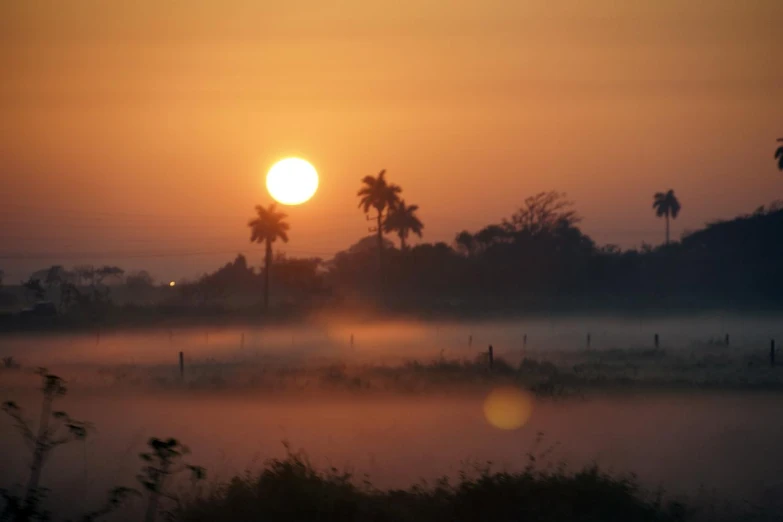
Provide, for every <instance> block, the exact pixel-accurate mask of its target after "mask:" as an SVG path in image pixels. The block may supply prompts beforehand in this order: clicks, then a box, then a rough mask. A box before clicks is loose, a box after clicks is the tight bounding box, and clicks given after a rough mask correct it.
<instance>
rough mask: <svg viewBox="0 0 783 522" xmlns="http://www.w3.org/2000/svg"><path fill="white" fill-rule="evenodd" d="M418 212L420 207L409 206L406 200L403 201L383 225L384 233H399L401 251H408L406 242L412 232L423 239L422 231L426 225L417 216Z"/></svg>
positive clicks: (391, 212)
mask: <svg viewBox="0 0 783 522" xmlns="http://www.w3.org/2000/svg"><path fill="white" fill-rule="evenodd" d="M417 210H419V206H418V205H411V206H407V205H406V204H405V200H402V199H401V200H400V201H399V202H398V203H397V205H396V206H395V207H394V209H392V210H391V211H390V212H389V213H388V216H387V217H386V221H385V222H384V224H383V229H384V232H386V233H391V232H397V236H399V238H400V250H406V249H407V246H406V245H405V240H406V239H407V238H408V234H409V233H410V232H413V233H414V234H416V235H417V236H419V237H421V230H422V229H423V228H424V225H423V224H422V222H421V221H420V220H419V218H418V217H417V216H416V211H417Z"/></svg>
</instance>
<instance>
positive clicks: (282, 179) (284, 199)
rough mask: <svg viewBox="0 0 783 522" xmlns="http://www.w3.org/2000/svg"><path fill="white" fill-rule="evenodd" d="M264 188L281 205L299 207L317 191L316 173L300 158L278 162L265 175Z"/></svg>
mask: <svg viewBox="0 0 783 522" xmlns="http://www.w3.org/2000/svg"><path fill="white" fill-rule="evenodd" d="M266 188H267V190H268V191H269V193H270V194H271V195H272V197H273V198H275V201H277V202H278V203H282V204H283V205H300V204H302V203H304V202H305V201H307V200H308V199H310V198H311V197H313V194H315V191H316V190H318V173H317V172H316V171H315V168H314V167H313V166H312V165H310V163H308V162H307V161H305V160H303V159H300V158H286V159H284V160H280V161H278V162H277V163H275V164H274V165H272V168H271V169H269V172H268V173H267V175H266Z"/></svg>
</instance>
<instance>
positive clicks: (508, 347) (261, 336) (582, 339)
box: [0, 313, 783, 516]
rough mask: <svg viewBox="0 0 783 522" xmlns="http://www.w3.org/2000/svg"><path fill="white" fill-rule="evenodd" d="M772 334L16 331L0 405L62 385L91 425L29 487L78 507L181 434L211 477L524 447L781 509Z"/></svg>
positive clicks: (553, 323) (507, 453) (394, 469)
mask: <svg viewBox="0 0 783 522" xmlns="http://www.w3.org/2000/svg"><path fill="white" fill-rule="evenodd" d="M782 325H783V322H781V321H780V318H779V317H776V316H766V317H763V316H762V317H749V316H737V315H732V314H728V313H724V314H713V315H705V316H696V317H684V318H645V317H641V318H639V319H613V318H609V317H588V316H584V317H570V318H553V319H551V320H542V319H535V320H533V319H528V320H515V321H495V322H469V321H466V322H403V321H383V320H376V321H367V322H358V321H357V322H350V321H347V320H342V321H339V320H335V319H334V318H332V319H330V320H327V319H323V318H322V319H314V320H312V321H310V322H306V323H304V322H303V323H301V324H295V325H290V326H279V327H267V328H250V327H231V328H215V327H203V328H200V327H190V328H174V329H170V330H169V329H155V330H136V331H124V332H123V331H103V332H97V331H96V332H91V333H89V334H75V335H69V334H57V335H52V334H47V335H29V334H20V335H16V336H12V337H10V336H9V337H5V338H3V339H2V341H0V352H1V353H0V355H2V356H4V357H13V359H14V361H16V362H17V363H19V364H20V366H21V367H20V368H16V369H9V368H5V369H2V370H0V395H2V399H4V400H6V399H8V400H14V401H16V402H17V403H18V404H20V405H22V406H23V407H25V408H26V409H29V410H28V411H29V412H30V414H31V415H34V413H35V411H36V408H37V407H38V403H39V402H40V397H39V396H40V392H38V391H37V387H38V386H39V384H38V380H37V379H36V377H35V375H33V372H32V370H33V369H34V368H35V367H37V366H46V367H47V368H48V370H49V371H50V372H52V373H55V374H57V375H59V376H61V377H63V378H64V379H66V380H67V386H68V389H69V391H68V395H67V396H66V397H64V398H63V399H61V401H60V406H61V407H62V408H63V409H66V410H67V411H68V413H69V415H71V416H73V417H75V418H79V419H83V420H87V421H89V422H91V423H92V424H93V425H94V426H95V432H94V433H93V434H92V435H91V436H90V437H89V438H88V439H87V440H86V441H84V442H78V443H75V444H72V445H68V446H65V447H63V448H60V449H58V451H57V452H56V453H55V454H54V455H53V456H52V458H51V460H50V461H49V462H48V463H47V467H46V469H45V471H44V477H43V481H44V483H45V484H46V486H47V487H49V488H51V490H52V493H51V495H50V501H51V502H52V503H53V505H56V506H61V507H62V508H63V509H66V510H67V509H72V510H73V513H77V512H78V509H79V507H80V506H83V505H87V504H89V503H91V502H92V503H97V502H98V501H99V499H100V498H101V495H103V494H104V493H105V490H106V487H107V485H109V484H112V485H133V483H134V480H135V479H134V477H135V474H136V472H137V470H138V467H139V465H138V464H139V463H138V457H137V455H138V454H139V453H140V452H142V451H143V450H144V446H145V444H146V441H147V440H148V439H149V438H150V437H153V436H158V437H175V438H177V439H178V440H180V441H183V442H184V443H185V444H187V445H188V446H189V447H190V449H191V450H192V454H191V456H190V460H191V461H193V462H196V463H198V464H199V465H201V466H204V467H205V468H206V469H207V470H208V472H209V476H210V477H211V478H212V479H213V480H220V479H221V478H222V479H227V478H228V477H230V476H232V475H233V474H237V473H242V472H244V471H245V470H257V469H260V467H261V466H262V465H263V463H264V461H265V460H266V459H269V458H280V457H283V456H285V454H286V450H285V447H284V445H283V443H284V442H286V443H288V444H289V445H290V446H291V447H292V448H294V449H300V448H301V449H303V450H305V451H306V452H307V454H308V456H309V458H310V460H311V462H312V463H313V464H314V465H315V466H316V467H320V468H328V467H337V468H339V469H343V468H344V469H349V470H352V471H353V472H354V473H355V474H356V475H357V476H364V475H365V474H366V475H367V476H368V477H369V478H370V479H371V480H372V481H373V484H375V485H377V486H379V487H404V486H406V485H408V484H410V483H413V482H416V481H418V480H421V479H426V480H429V481H432V480H434V479H436V478H438V477H440V476H444V475H445V476H450V477H457V476H458V475H459V472H460V471H464V470H466V469H471V466H473V465H475V464H483V463H486V462H488V461H491V462H492V463H493V466H494V467H496V468H497V469H501V470H503V469H508V470H520V469H523V468H524V466H525V465H526V464H527V463H528V460H529V454H531V453H532V454H534V455H538V456H539V458H540V462H539V463H540V464H542V465H551V466H556V465H558V464H559V463H565V464H567V465H568V466H570V467H574V468H578V467H580V466H583V465H588V464H590V463H592V462H596V463H598V464H600V465H601V466H603V467H606V468H609V469H611V470H612V471H613V472H617V473H622V474H624V473H636V474H637V475H638V477H639V479H640V481H641V483H642V484H643V485H644V486H645V487H648V488H650V489H651V490H655V489H656V488H661V487H662V488H664V489H665V490H666V491H668V492H669V494H671V495H689V496H690V497H691V498H698V499H699V501H703V502H708V503H714V502H716V501H718V500H720V501H723V500H726V499H729V500H731V501H733V502H738V503H742V502H744V501H752V502H754V503H758V504H759V505H764V506H765V508H766V509H777V508H778V507H779V506H778V505H777V504H776V502H777V500H776V499H777V498H778V497H776V494H777V493H775V492H779V491H780V488H781V485H782V484H781V481H780V478H779V472H780V467H779V462H780V461H781V460H782V459H783V446H782V445H781V444H780V443H779V440H781V437H783V417H780V415H779V412H778V410H779V405H780V403H781V402H780V401H781V398H783V375H780V373H779V372H778V371H776V370H775V369H773V368H769V363H768V360H767V358H768V350H769V346H768V345H769V342H770V339H772V338H775V337H777V338H779V339H783V326H782ZM588 333H589V334H590V346H589V347H588V346H587V334H588ZM727 333H728V334H730V344H729V345H728V346H726V345H725V335H726V334H727ZM655 334H658V336H659V347H658V348H656V347H655V346H654V335H655ZM351 337H353V344H351ZM490 344H491V345H492V346H493V350H494V357H495V365H494V367H493V369H492V370H490V369H489V368H488V366H487V364H488V363H487V360H486V358H485V352H486V350H487V348H488V346H489V345H490ZM179 352H183V354H184V375H180V369H179V361H178V357H179ZM534 361H535V362H534ZM508 385H513V386H517V387H519V388H520V389H524V390H528V392H526V393H529V397H530V401H531V405H532V408H531V410H530V413H529V417H527V418H526V419H525V421H524V423H523V425H522V426H521V427H520V428H519V429H514V430H503V429H499V428H497V427H495V426H494V425H493V424H492V423H491V422H490V419H488V418H487V416H486V409H485V406H486V404H485V400H486V399H487V397H488V395H489V394H490V393H491V392H492V390H494V389H498V388H502V387H504V386H508ZM0 440H1V441H2V445H1V447H2V449H1V450H0V469H4V470H6V472H5V473H4V475H5V476H6V477H12V476H23V475H24V469H25V466H26V465H27V460H28V457H27V455H26V454H25V453H24V452H23V451H21V449H22V447H23V446H22V444H21V440H19V436H18V434H17V433H16V432H15V430H14V428H13V426H12V424H11V423H10V422H6V419H3V421H2V423H0ZM75 499H78V501H77V502H74V501H75ZM118 516H119V515H118Z"/></svg>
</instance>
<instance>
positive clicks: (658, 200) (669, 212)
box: [653, 189, 680, 245]
mask: <svg viewBox="0 0 783 522" xmlns="http://www.w3.org/2000/svg"><path fill="white" fill-rule="evenodd" d="M653 198H654V200H653V208H654V209H655V215H656V216H658V217H661V216H664V217H665V218H666V244H667V245H668V244H669V216H671V218H672V219H677V214H679V213H680V202H679V201H678V200H677V197H676V196H675V195H674V191H673V190H671V189H669V190H668V191H667V192H656V194H655V196H653Z"/></svg>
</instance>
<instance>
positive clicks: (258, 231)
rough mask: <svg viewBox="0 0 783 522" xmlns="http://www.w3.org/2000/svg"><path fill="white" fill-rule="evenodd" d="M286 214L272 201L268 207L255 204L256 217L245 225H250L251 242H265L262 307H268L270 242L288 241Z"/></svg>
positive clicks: (270, 260) (270, 262) (270, 259)
mask: <svg viewBox="0 0 783 522" xmlns="http://www.w3.org/2000/svg"><path fill="white" fill-rule="evenodd" d="M287 217H288V216H287V215H286V214H285V213H284V212H279V211H278V210H277V205H276V204H275V203H272V204H271V205H269V207H268V208H264V207H262V206H261V205H256V217H255V218H254V219H251V220H250V221H249V222H248V223H247V225H248V226H249V227H250V241H251V242H253V243H266V257H265V262H264V264H265V267H264V307H265V308H269V269H270V267H271V266H272V243H274V242H275V241H277V240H278V238H279V239H281V240H282V241H283V242H284V243H288V229H289V228H290V226H289V225H288V223H286V222H285V221H284V220H285V218H287Z"/></svg>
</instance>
